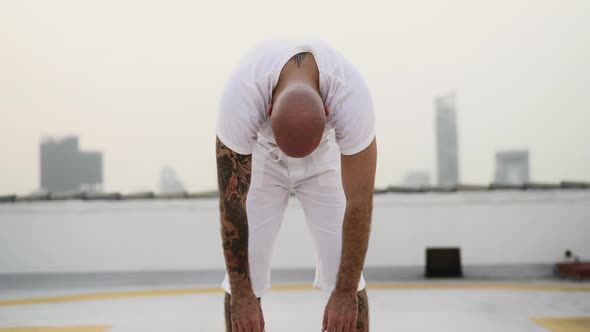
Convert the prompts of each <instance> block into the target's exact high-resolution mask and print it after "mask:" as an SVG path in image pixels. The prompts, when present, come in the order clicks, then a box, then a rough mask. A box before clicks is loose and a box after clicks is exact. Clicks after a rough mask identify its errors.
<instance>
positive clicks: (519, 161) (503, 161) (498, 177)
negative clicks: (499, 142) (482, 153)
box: [494, 150, 529, 185]
mask: <svg viewBox="0 0 590 332" xmlns="http://www.w3.org/2000/svg"><path fill="white" fill-rule="evenodd" d="M494 182H495V183H499V184H515V185H520V184H523V183H526V182H529V152H528V150H519V151H502V152H497V153H496V173H495V175H494Z"/></svg>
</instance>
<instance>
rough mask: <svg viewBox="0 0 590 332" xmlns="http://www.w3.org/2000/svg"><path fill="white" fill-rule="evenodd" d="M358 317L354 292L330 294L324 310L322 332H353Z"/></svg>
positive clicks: (334, 292) (336, 291)
mask: <svg viewBox="0 0 590 332" xmlns="http://www.w3.org/2000/svg"><path fill="white" fill-rule="evenodd" d="M357 315H358V299H357V294H356V291H355V292H352V293H351V292H342V291H338V290H335V291H333V292H332V295H331V296H330V299H329V300H328V304H327V305H326V309H325V310H324V322H323V324H322V332H325V331H328V332H334V331H336V332H354V331H356V319H357Z"/></svg>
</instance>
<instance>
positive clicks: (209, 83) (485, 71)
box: [0, 0, 590, 194]
mask: <svg viewBox="0 0 590 332" xmlns="http://www.w3.org/2000/svg"><path fill="white" fill-rule="evenodd" d="M427 4H428V5H427V6H425V3H415V2H412V3H403V4H402V3H400V4H394V3H391V2H386V1H369V2H368V3H363V4H362V5H359V6H350V5H347V4H342V3H340V2H334V1H332V2H331V1H327V2H321V3H316V2H311V1H308V2H305V1H304V2H303V3H301V6H297V8H292V11H293V12H292V15H289V16H288V17H285V16H280V15H277V14H276V13H275V12H274V11H273V10H272V9H271V8H273V6H274V4H273V3H272V2H270V1H254V2H253V3H248V4H245V3H244V4H236V7H235V10H233V11H231V12H228V11H227V8H225V7H226V6H224V5H223V4H220V3H209V4H207V6H206V7H205V6H202V5H200V4H199V3H192V2H181V1H170V2H166V3H163V2H161V3H145V2H141V1H136V0H124V1H117V2H115V1H104V2H100V3H82V2H76V1H65V0H58V1H55V2H51V3H47V2H43V1H36V0H33V1H32V2H3V3H2V4H0V48H1V51H0V112H1V115H2V117H3V119H5V121H1V122H0V135H1V136H0V155H2V156H3V160H2V163H0V193H19V194H27V193H29V192H31V191H32V190H35V189H37V187H38V183H39V181H40V179H39V174H38V173H39V172H38V165H39V156H38V151H37V149H38V142H39V140H40V137H42V136H43V135H56V134H57V135H59V136H62V135H76V136H79V137H80V148H81V149H82V150H101V151H102V152H103V153H104V155H105V156H108V158H105V160H104V174H105V178H104V183H103V184H104V185H103V189H104V190H105V191H120V192H135V191H144V190H151V191H155V190H156V188H157V185H158V184H157V178H158V175H159V172H160V169H161V167H162V165H171V166H172V167H174V169H175V171H176V173H177V175H178V177H179V178H181V179H182V180H183V183H184V185H185V187H186V189H187V190H189V191H204V190H211V189H215V188H216V186H217V184H216V176H215V174H216V169H215V157H214V152H213V151H214V143H215V132H214V127H215V119H216V111H217V102H218V99H219V95H220V92H221V90H222V88H223V85H224V83H225V81H226V79H227V77H228V75H229V73H230V72H231V70H232V68H234V67H235V65H236V64H237V62H238V61H239V60H240V59H241V58H242V56H243V55H244V54H245V53H247V52H248V51H249V50H250V49H251V48H252V47H253V46H254V45H255V44H256V43H258V42H259V41H261V40H265V39H269V38H279V37H285V38H292V37H313V38H318V39H324V40H327V41H328V42H329V43H331V44H332V45H333V46H334V47H335V48H336V49H338V50H339V51H341V52H342V53H343V54H344V55H345V56H346V57H347V58H349V59H350V60H351V62H352V63H353V64H354V65H355V66H356V67H357V68H358V69H359V71H360V72H361V73H362V74H363V75H364V76H365V78H366V80H367V82H368V84H369V87H370V89H371V92H372V94H373V99H374V104H375V112H376V118H377V142H378V149H379V157H378V166H377V167H378V168H377V177H376V186H377V187H385V186H387V185H389V184H395V183H400V182H401V181H402V180H403V177H404V174H405V171H406V170H411V169H419V170H424V171H427V172H428V173H429V174H435V170H436V159H435V155H436V154H435V151H436V150H435V149H436V146H435V138H434V121H432V100H433V99H434V98H435V97H437V96H440V95H441V94H444V93H446V92H447V91H456V92H457V94H458V96H459V98H458V104H457V109H458V110H460V111H459V113H458V114H457V117H458V118H457V121H458V123H459V124H460V126H459V128H458V139H459V142H460V157H459V163H458V164H459V169H460V170H461V182H464V183H489V182H491V181H492V179H493V174H494V153H495V152H496V151H501V150H513V149H523V148H527V149H529V150H530V151H531V155H530V157H531V160H530V163H531V165H534V167H533V169H532V172H531V174H530V179H531V181H538V182H558V181H560V180H570V179H571V180H579V181H590V171H589V170H590V148H589V143H588V142H590V131H589V130H588V129H587V127H588V125H587V124H588V123H590V94H589V93H588V86H590V81H589V78H590V64H589V62H588V60H587V59H589V58H590V41H589V40H588V38H586V36H585V34H583V33H580V31H588V30H590V3H589V2H586V1H571V2H568V3H567V4H563V3H556V2H550V1H532V0H525V1H522V2H518V3H514V2H510V1H497V2H493V3H473V2H469V1H451V2H445V3H439V2H428V3H427ZM308 6H312V7H313V8H315V10H314V11H311V12H310V11H308V10H306V9H305V8H306V7H308ZM334 8H338V9H337V10H338V15H329V18H326V16H325V13H333V11H334ZM425 8H428V10H426V9H425ZM298 17H306V18H307V19H306V24H305V25H301V24H298ZM105 22H109V23H108V24H105ZM350 22H357V23H356V24H354V25H351V24H350ZM269 27H272V29H270V28H269ZM432 179H434V176H433V177H432Z"/></svg>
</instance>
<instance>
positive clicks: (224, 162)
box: [216, 138, 264, 332]
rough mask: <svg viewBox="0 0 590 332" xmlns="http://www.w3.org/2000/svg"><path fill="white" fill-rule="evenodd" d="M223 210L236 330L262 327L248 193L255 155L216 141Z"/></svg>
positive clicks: (262, 320)
mask: <svg viewBox="0 0 590 332" xmlns="http://www.w3.org/2000/svg"><path fill="white" fill-rule="evenodd" d="M216 153H217V178H218V182H219V211H220V217H221V237H222V245H223V254H224V256H225V265H226V269H227V273H228V275H229V280H230V287H231V316H232V324H233V328H232V331H234V332H237V331H252V330H253V331H262V329H263V328H264V318H263V317H262V311H261V309H260V305H259V302H258V300H257V299H256V296H255V295H254V292H253V291H252V283H251V281H250V267H249V264H248V218H247V215H246V197H247V195H248V190H249V188H250V177H251V174H252V155H241V154H238V153H236V152H234V151H232V150H231V149H230V148H228V147H227V146H225V144H223V143H222V142H221V141H220V140H219V138H217V142H216Z"/></svg>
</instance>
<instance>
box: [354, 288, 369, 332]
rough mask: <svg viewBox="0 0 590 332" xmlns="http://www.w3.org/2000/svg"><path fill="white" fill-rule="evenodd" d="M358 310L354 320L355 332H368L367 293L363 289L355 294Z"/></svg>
mask: <svg viewBox="0 0 590 332" xmlns="http://www.w3.org/2000/svg"><path fill="white" fill-rule="evenodd" d="M357 297H358V303H359V309H358V318H357V320H356V332H368V331H369V299H368V298H367V291H366V290H365V289H363V290H362V291H360V292H358V293H357Z"/></svg>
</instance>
